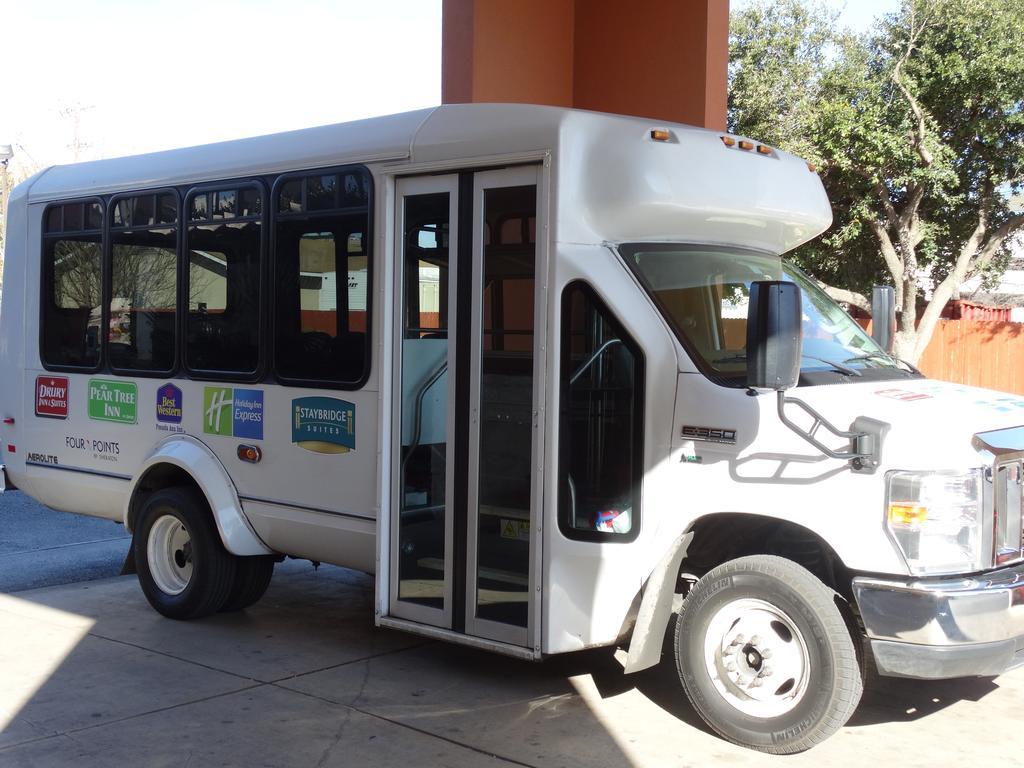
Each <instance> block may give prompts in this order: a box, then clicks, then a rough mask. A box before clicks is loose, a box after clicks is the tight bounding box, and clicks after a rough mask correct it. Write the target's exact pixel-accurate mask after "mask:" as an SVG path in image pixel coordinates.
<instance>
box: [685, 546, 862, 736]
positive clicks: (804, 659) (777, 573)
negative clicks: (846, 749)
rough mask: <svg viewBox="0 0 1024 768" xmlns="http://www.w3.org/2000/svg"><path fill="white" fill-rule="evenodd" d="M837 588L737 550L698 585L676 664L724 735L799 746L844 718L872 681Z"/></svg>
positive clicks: (693, 697)
mask: <svg viewBox="0 0 1024 768" xmlns="http://www.w3.org/2000/svg"><path fill="white" fill-rule="evenodd" d="M837 597H838V596H837V595H836V593H835V592H834V591H832V590H831V589H829V588H828V587H827V586H825V585H824V584H823V583H822V582H821V581H820V580H818V579H817V578H816V577H815V576H813V575H812V574H811V573H810V572H809V571H807V570H806V569H804V568H802V567H800V566H799V565H797V564H796V563H794V562H792V561H790V560H786V559H784V558H781V557H774V556H769V555H758V556H753V557H742V558H738V559H736V560H732V561H730V562H727V563H725V564H723V565H720V566H718V567H717V568H714V569H712V570H711V571H709V572H708V573H707V574H706V575H705V576H704V577H703V578H702V579H701V580H700V581H698V582H697V584H696V585H695V586H694V587H693V589H692V590H691V591H690V594H689V595H687V597H686V600H685V601H684V602H683V606H682V608H681V609H680V614H679V620H678V622H677V623H676V642H675V646H676V667H677V670H678V672H679V679H680V681H681V682H682V685H683V688H684V690H685V691H686V694H687V697H688V698H689V699H690V703H691V704H692V705H693V708H694V709H695V710H696V711H697V713H698V714H699V715H700V716H701V718H702V719H703V720H704V721H705V722H706V723H707V724H708V725H709V726H711V728H712V729H714V731H715V732H717V733H718V734H719V735H720V736H722V737H724V738H726V739H728V740H729V741H732V742H735V743H737V744H740V745H742V746H745V747H749V748H751V749H756V750H759V751H762V752H770V753H774V754H791V753H794V752H802V751H804V750H807V749H810V748H811V747H813V746H815V745H816V744H818V743H820V742H822V741H824V740H825V739H826V738H828V737H829V736H831V735H832V734H833V733H835V732H836V731H837V730H839V728H841V727H842V726H843V725H844V724H845V723H846V721H847V720H848V719H849V718H850V716H851V715H852V714H853V711H854V710H855V709H856V708H857V704H858V702H859V701H860V697H861V693H862V691H863V678H862V674H861V668H860V665H859V663H858V660H857V651H856V646H855V644H854V638H853V637H852V636H851V634H850V630H849V628H848V626H847V624H846V621H845V620H844V618H843V615H842V613H841V612H840V610H839V607H838V606H837V604H836V600H837Z"/></svg>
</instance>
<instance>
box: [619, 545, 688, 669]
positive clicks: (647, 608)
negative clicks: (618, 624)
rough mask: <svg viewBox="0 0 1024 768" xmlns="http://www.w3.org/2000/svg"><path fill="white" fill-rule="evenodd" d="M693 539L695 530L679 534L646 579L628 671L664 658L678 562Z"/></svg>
mask: <svg viewBox="0 0 1024 768" xmlns="http://www.w3.org/2000/svg"><path fill="white" fill-rule="evenodd" d="M692 540H693V534H692V533H687V534H684V535H683V536H680V537H679V539H678V540H677V541H676V543H675V545H673V546H672V547H671V548H669V550H668V552H666V553H665V556H664V557H663V558H661V561H660V562H659V563H658V565H657V566H656V567H655V568H654V571H653V572H652V573H651V577H650V578H649V579H648V580H647V586H646V588H645V589H644V597H643V600H642V601H641V602H640V611H639V613H638V614H637V617H636V624H635V625H634V626H633V635H632V636H631V637H630V640H629V657H628V658H627V659H626V665H625V669H624V671H625V673H626V674H627V675H628V674H630V673H632V672H639V671H641V670H643V669H647V668H649V667H653V666H655V665H656V664H657V663H658V662H660V661H661V646H662V644H663V643H664V641H665V630H666V629H668V620H669V619H670V618H671V617H672V598H673V596H674V595H675V591H676V579H677V577H678V576H679V564H680V563H681V562H682V561H683V557H684V556H685V555H686V549H687V547H689V546H690V542H691V541H692Z"/></svg>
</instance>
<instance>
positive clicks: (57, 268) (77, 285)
mask: <svg viewBox="0 0 1024 768" xmlns="http://www.w3.org/2000/svg"><path fill="white" fill-rule="evenodd" d="M44 221H45V224H46V234H45V235H44V238H43V275H42V278H43V307H42V318H41V321H42V326H43V327H42V349H41V350H40V351H41V355H42V359H43V362H44V363H46V364H47V365H51V366H67V367H74V368H95V367H96V366H98V365H99V362H100V344H101V342H102V337H101V334H100V327H101V325H102V322H101V315H102V299H101V296H102V272H103V270H102V265H103V248H102V235H101V232H100V225H101V222H102V212H101V210H100V208H99V204H98V203H93V202H84V203H83V202H77V203H66V204H64V205H54V206H51V207H50V208H49V209H48V210H47V212H46V215H45V217H44ZM87 227H88V228H87Z"/></svg>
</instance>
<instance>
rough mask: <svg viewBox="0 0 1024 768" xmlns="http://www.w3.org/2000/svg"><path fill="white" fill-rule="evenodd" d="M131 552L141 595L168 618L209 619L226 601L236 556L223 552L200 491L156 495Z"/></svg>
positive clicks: (145, 507) (141, 515)
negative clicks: (202, 617)
mask: <svg viewBox="0 0 1024 768" xmlns="http://www.w3.org/2000/svg"><path fill="white" fill-rule="evenodd" d="M132 548H133V552H134V555H135V563H136V569H137V571H138V576H139V583H140V585H141V586H142V592H143V594H145V596H146V599H147V600H148V601H149V604H150V605H152V606H153V608H155V609H156V610H157V611H159V612H160V613H161V614H163V615H164V616H166V617H168V618H170V619H195V618H199V617H201V616H209V615H210V614H212V613H216V612H217V611H218V610H220V608H221V607H222V606H223V605H224V604H225V602H226V601H227V598H228V596H229V594H230V592H231V587H232V584H233V582H234V578H235V569H236V567H237V566H236V559H237V558H235V556H234V555H232V554H230V553H229V552H228V551H227V550H225V549H224V546H223V545H222V544H221V541H220V536H219V534H218V533H217V528H216V526H215V525H214V522H213V519H212V516H211V515H210V512H209V509H208V507H207V505H206V502H205V500H204V499H203V498H202V497H201V496H200V495H199V493H198V492H196V491H195V490H193V489H191V488H186V487H174V488H163V489H160V490H158V491H154V492H153V493H152V494H151V495H150V496H149V497H148V498H147V499H146V501H145V503H144V504H143V506H142V509H141V510H140V512H139V519H138V524H137V525H136V528H135V535H134V537H133V539H132Z"/></svg>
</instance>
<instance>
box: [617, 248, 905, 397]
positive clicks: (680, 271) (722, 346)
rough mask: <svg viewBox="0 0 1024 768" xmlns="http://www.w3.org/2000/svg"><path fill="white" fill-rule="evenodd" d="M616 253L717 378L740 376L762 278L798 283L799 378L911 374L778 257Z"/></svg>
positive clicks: (737, 382)
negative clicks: (752, 299)
mask: <svg viewBox="0 0 1024 768" xmlns="http://www.w3.org/2000/svg"><path fill="white" fill-rule="evenodd" d="M619 252H620V253H621V254H622V256H623V258H624V259H625V261H626V263H627V264H628V265H629V267H630V268H631V269H632V270H633V272H634V273H635V274H636V275H637V277H638V278H639V280H640V282H641V283H642V284H643V286H644V287H645V288H646V290H647V292H648V293H649V294H650V295H651V297H652V298H653V299H654V301H655V303H656V304H657V305H658V307H659V309H660V310H661V311H662V313H663V314H664V315H665V317H666V319H667V320H668V321H669V323H670V324H671V325H672V327H673V329H674V330H675V332H676V334H677V335H678V336H679V338H680V340H681V341H682V343H683V345H684V346H685V347H686V349H687V350H688V351H689V352H690V354H691V355H693V356H694V357H695V358H696V360H695V362H697V363H698V365H699V366H700V367H701V368H703V369H704V370H705V371H706V372H707V373H708V374H709V375H711V376H712V377H713V378H715V379H716V380H719V381H720V382H721V383H725V384H731V385H733V386H743V384H744V382H745V375H746V340H747V305H748V301H749V295H750V284H751V283H752V282H755V281H760V280H788V281H791V282H794V283H796V284H797V285H798V286H799V287H800V294H801V301H802V304H803V309H802V315H803V352H802V359H801V364H800V372H801V382H802V383H808V384H813V383H826V382H835V381H838V380H847V379H849V380H863V379H864V378H865V377H866V378H873V379H891V378H904V377H907V376H908V375H910V376H916V373H912V372H908V371H907V370H906V366H905V364H903V363H901V362H900V361H898V360H896V359H894V358H893V357H891V356H890V355H888V354H886V353H885V351H884V350H883V349H882V348H881V347H879V346H878V345H877V344H876V343H875V341H874V340H873V339H872V338H871V337H870V336H869V335H868V334H867V333H866V332H865V331H864V330H863V329H862V328H861V327H860V326H859V325H858V324H857V323H856V322H855V321H854V320H853V319H852V318H851V317H850V316H849V315H848V314H846V312H844V311H843V310H842V309H841V308H840V307H839V306H838V305H836V303H835V302H834V301H832V299H831V298H829V297H828V295H827V294H826V293H825V292H824V291H823V290H821V288H819V287H818V285H817V284H816V283H815V282H814V281H813V280H811V279H810V278H809V277H807V275H805V274H804V273H803V272H801V271H800V270H799V269H797V268H796V267H795V266H793V265H792V264H787V263H786V262H784V261H783V260H782V259H781V258H780V257H778V256H771V255H769V254H764V253H758V252H752V251H744V250H742V249H738V248H721V247H717V246H701V245H683V244H677V243H631V244H626V245H622V246H620V248H619ZM901 365H902V366H904V367H901ZM817 374H822V375H820V376H819V375H817Z"/></svg>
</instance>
